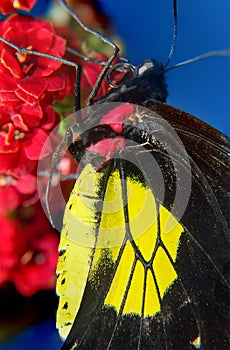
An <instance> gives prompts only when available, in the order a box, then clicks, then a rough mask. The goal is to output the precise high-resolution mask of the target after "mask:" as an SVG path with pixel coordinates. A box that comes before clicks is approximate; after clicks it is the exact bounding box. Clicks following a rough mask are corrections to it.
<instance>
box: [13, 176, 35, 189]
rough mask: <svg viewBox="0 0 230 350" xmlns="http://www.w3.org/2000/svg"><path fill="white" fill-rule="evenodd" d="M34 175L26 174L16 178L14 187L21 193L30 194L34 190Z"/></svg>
mask: <svg viewBox="0 0 230 350" xmlns="http://www.w3.org/2000/svg"><path fill="white" fill-rule="evenodd" d="M36 185H37V181H36V177H35V176H34V175H31V174H28V175H25V176H22V177H20V178H19V179H18V181H17V183H16V186H15V188H16V189H17V190H18V191H19V192H20V193H23V194H31V193H34V192H35V190H36Z"/></svg>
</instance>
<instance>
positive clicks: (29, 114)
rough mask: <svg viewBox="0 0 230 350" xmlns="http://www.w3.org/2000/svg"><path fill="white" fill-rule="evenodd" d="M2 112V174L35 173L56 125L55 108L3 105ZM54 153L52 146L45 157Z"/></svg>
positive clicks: (0, 151) (0, 112)
mask: <svg viewBox="0 0 230 350" xmlns="http://www.w3.org/2000/svg"><path fill="white" fill-rule="evenodd" d="M0 115H1V119H0V173H2V174H8V175H15V176H22V175H25V174H27V173H31V171H32V170H33V169H34V168H35V166H36V164H37V160H38V159H39V157H40V153H41V150H42V148H43V146H44V143H45V141H46V139H47V137H48V134H49V132H50V131H51V130H52V128H53V127H54V125H55V122H56V115H55V112H54V109H53V107H51V106H45V107H43V108H42V107H41V106H40V105H39V104H37V105H34V106H30V105H26V104H23V105H18V106H15V107H11V106H9V105H4V104H0ZM51 152H52V147H51V145H50V149H49V148H47V153H46V154H43V157H44V156H47V155H48V154H49V153H51Z"/></svg>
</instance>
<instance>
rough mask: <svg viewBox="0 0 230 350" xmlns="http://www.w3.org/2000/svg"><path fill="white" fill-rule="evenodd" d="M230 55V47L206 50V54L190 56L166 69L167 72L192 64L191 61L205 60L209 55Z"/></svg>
mask: <svg viewBox="0 0 230 350" xmlns="http://www.w3.org/2000/svg"><path fill="white" fill-rule="evenodd" d="M229 55H230V49H227V50H220V51H210V52H206V53H204V54H202V55H198V56H195V57H193V58H190V59H189V60H186V61H183V62H180V63H177V64H175V65H174V66H172V67H170V68H167V69H166V72H168V71H169V70H172V69H174V68H178V67H182V66H186V65H187V64H190V63H194V62H197V61H201V60H204V59H205V58H209V57H218V56H222V57H226V56H229Z"/></svg>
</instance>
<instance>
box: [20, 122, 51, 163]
mask: <svg viewBox="0 0 230 350" xmlns="http://www.w3.org/2000/svg"><path fill="white" fill-rule="evenodd" d="M46 140H47V134H46V133H45V132H44V131H43V130H42V129H34V132H33V136H32V137H31V138H30V139H28V140H27V141H26V142H25V153H26V155H27V157H28V158H29V159H32V160H33V159H34V160H37V159H39V157H40V154H41V151H42V148H43V146H44V144H45V142H46ZM48 154H49V153H48V152H46V154H44V155H43V156H44V157H45V156H47V155H48Z"/></svg>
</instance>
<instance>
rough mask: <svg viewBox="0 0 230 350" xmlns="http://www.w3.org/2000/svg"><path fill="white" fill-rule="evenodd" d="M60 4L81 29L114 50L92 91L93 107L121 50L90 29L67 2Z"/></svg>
mask: <svg viewBox="0 0 230 350" xmlns="http://www.w3.org/2000/svg"><path fill="white" fill-rule="evenodd" d="M59 2H60V4H61V5H62V7H63V8H64V9H65V11H66V12H67V13H69V14H70V16H71V17H72V18H73V19H74V20H75V21H76V22H77V23H78V24H79V25H80V27H81V28H82V29H83V30H84V31H85V32H87V33H90V34H92V35H94V36H96V37H97V38H99V39H101V41H103V42H104V43H105V44H108V45H109V46H111V47H112V48H113V52H112V54H111V55H110V57H109V58H108V60H107V61H106V62H105V65H104V67H103V69H102V70H101V73H100V74H99V76H98V78H97V81H96V83H95V85H94V87H93V89H92V91H91V93H90V94H89V97H88V105H92V104H93V103H94V99H95V97H96V95H97V92H98V90H99V88H100V86H101V83H102V81H103V79H104V77H105V75H106V73H107V71H108V69H109V67H110V65H111V64H112V62H113V60H114V58H115V57H116V56H117V54H118V52H119V48H118V47H117V46H116V44H114V43H113V42H112V41H111V40H109V39H108V38H106V37H105V36H104V35H102V34H100V33H98V32H97V31H96V30H93V29H91V28H89V27H88V26H86V25H85V24H84V23H83V22H82V21H81V19H80V18H79V17H78V16H77V15H76V13H74V12H73V11H72V10H71V9H70V7H69V6H68V5H67V4H66V2H65V0H59Z"/></svg>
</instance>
